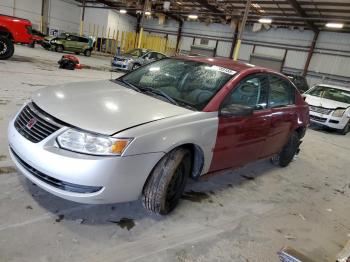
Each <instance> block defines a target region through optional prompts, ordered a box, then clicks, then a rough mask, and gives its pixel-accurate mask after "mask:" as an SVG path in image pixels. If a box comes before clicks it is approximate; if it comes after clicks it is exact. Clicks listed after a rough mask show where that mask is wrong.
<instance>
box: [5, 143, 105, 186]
mask: <svg viewBox="0 0 350 262" xmlns="http://www.w3.org/2000/svg"><path fill="white" fill-rule="evenodd" d="M10 150H11V152H12V154H13V155H14V157H15V158H16V160H17V161H18V163H19V164H20V165H21V166H22V167H23V168H24V169H25V170H27V171H28V172H29V173H30V174H32V175H33V176H35V177H36V178H38V179H39V180H41V181H43V182H45V183H46V184H49V185H50V186H53V187H56V188H58V189H61V190H64V191H69V192H74V193H95V192H97V191H100V190H101V189H102V187H100V186H98V187H96V186H82V185H77V184H72V183H68V182H65V181H62V180H59V179H56V178H53V177H51V176H48V175H45V174H44V173H42V172H40V171H39V170H37V169H35V168H33V167H32V166H30V165H29V164H27V163H26V162H25V161H24V160H22V159H21V158H20V157H19V156H18V155H17V154H16V152H15V151H14V150H13V149H12V148H11V147H10Z"/></svg>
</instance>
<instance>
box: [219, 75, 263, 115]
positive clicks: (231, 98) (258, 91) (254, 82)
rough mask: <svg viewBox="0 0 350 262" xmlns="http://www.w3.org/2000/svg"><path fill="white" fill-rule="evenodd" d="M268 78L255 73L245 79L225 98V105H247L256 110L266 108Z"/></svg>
mask: <svg viewBox="0 0 350 262" xmlns="http://www.w3.org/2000/svg"><path fill="white" fill-rule="evenodd" d="M266 100H267V79H266V77H264V76H263V75H255V76H253V77H249V78H248V79H245V80H243V82H241V83H240V84H239V85H238V87H236V88H235V89H234V90H233V92H232V93H231V94H229V95H228V97H227V98H226V99H225V102H224V106H228V105H234V104H236V105H237V104H238V105H245V106H250V107H253V108H254V109H255V110H259V109H264V108H266Z"/></svg>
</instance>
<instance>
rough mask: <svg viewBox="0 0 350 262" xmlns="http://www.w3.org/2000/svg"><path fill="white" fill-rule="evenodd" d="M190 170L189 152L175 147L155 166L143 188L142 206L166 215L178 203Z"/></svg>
mask: <svg viewBox="0 0 350 262" xmlns="http://www.w3.org/2000/svg"><path fill="white" fill-rule="evenodd" d="M190 172H191V154H190V151H189V150H187V149H184V148H177V149H174V150H173V151H171V152H170V153H168V154H166V155H165V156H164V157H163V158H162V159H161V160H160V161H159V162H158V164H157V165H156V166H155V168H154V169H153V171H152V173H151V175H150V177H149V178H148V180H147V182H146V185H145V187H144V189H143V194H142V203H143V206H144V207H145V208H146V209H147V210H149V211H151V212H152V213H155V214H160V215H166V214H168V213H169V212H171V211H172V210H173V209H174V208H175V207H176V206H177V204H178V202H179V200H180V198H181V196H182V193H183V191H184V189H185V186H186V182H187V178H188V177H189V175H190Z"/></svg>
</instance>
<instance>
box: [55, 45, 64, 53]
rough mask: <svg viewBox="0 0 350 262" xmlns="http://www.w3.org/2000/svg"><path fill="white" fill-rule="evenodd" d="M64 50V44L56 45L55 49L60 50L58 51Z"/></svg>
mask: <svg viewBox="0 0 350 262" xmlns="http://www.w3.org/2000/svg"><path fill="white" fill-rule="evenodd" d="M63 50H64V47H63V45H58V46H56V47H55V51H56V52H58V53H62V52H63Z"/></svg>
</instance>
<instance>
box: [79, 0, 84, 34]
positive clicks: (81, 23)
mask: <svg viewBox="0 0 350 262" xmlns="http://www.w3.org/2000/svg"><path fill="white" fill-rule="evenodd" d="M84 19H85V0H83V9H82V13H81V20H80V36H82V35H83V34H84Z"/></svg>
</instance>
